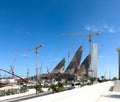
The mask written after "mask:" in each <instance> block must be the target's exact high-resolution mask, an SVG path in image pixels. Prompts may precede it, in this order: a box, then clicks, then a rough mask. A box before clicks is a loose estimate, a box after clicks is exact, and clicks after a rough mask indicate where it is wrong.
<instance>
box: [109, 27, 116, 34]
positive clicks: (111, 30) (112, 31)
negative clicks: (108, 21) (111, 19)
mask: <svg viewBox="0 0 120 102" xmlns="http://www.w3.org/2000/svg"><path fill="white" fill-rule="evenodd" d="M108 32H110V33H114V32H116V30H115V28H114V27H110V28H108Z"/></svg>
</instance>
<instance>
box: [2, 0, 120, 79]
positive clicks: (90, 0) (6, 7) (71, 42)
mask: <svg viewBox="0 0 120 102" xmlns="http://www.w3.org/2000/svg"><path fill="white" fill-rule="evenodd" d="M119 5H120V1H119V0H1V1H0V68H4V69H6V70H9V69H10V65H11V64H13V62H15V64H14V72H15V73H16V74H18V75H21V76H26V71H27V64H28V68H29V70H30V75H34V74H35V51H34V50H32V51H28V53H27V61H26V57H25V56H26V55H25V53H23V52H22V51H23V50H26V49H28V48H34V47H35V46H36V45H39V44H42V43H43V44H44V47H42V48H40V49H39V67H41V66H42V72H46V66H48V68H49V70H50V71H51V70H52V69H53V68H54V67H55V66H56V65H57V63H58V62H59V61H60V60H61V59H62V58H63V57H65V58H66V67H67V65H68V57H67V56H68V51H70V60H71V59H72V57H73V54H74V52H75V51H76V50H77V49H78V47H79V46H81V45H83V46H84V49H83V56H82V60H83V59H84V58H85V56H86V55H87V54H88V53H89V43H88V37H87V36H80V37H67V36H60V34H90V33H97V32H100V34H101V35H100V36H99V37H93V43H97V44H98V76H102V75H105V74H106V77H109V75H108V73H109V71H111V77H113V76H116V77H117V76H118V56H117V55H118V53H117V51H116V48H119V47H120V44H119V39H120V34H119V33H120V6H119ZM16 49H18V50H16ZM15 55H16V60H15V61H14V59H15ZM0 74H1V75H4V73H3V72H0Z"/></svg>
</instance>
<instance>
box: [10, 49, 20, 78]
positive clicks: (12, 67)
mask: <svg viewBox="0 0 120 102" xmlns="http://www.w3.org/2000/svg"><path fill="white" fill-rule="evenodd" d="M17 51H18V49H16V52H15V54H14V59H13V64H12V65H10V72H11V73H12V79H14V66H15V62H16V56H17Z"/></svg>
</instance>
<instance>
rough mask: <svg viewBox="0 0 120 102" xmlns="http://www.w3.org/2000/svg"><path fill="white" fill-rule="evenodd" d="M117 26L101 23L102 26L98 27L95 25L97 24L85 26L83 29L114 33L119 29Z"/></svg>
mask: <svg viewBox="0 0 120 102" xmlns="http://www.w3.org/2000/svg"><path fill="white" fill-rule="evenodd" d="M118 28H119V27H117V26H114V25H112V26H108V25H103V26H100V27H97V26H94V25H92V26H89V25H87V26H85V29H86V30H88V31H91V32H109V33H115V32H117V31H118V32H120V30H119V29H118Z"/></svg>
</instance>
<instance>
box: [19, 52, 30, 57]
mask: <svg viewBox="0 0 120 102" xmlns="http://www.w3.org/2000/svg"><path fill="white" fill-rule="evenodd" d="M21 56H23V57H29V55H28V54H26V53H24V54H22V55H21Z"/></svg>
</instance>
